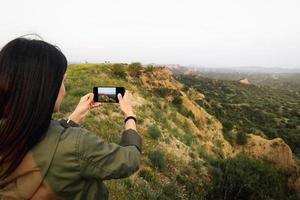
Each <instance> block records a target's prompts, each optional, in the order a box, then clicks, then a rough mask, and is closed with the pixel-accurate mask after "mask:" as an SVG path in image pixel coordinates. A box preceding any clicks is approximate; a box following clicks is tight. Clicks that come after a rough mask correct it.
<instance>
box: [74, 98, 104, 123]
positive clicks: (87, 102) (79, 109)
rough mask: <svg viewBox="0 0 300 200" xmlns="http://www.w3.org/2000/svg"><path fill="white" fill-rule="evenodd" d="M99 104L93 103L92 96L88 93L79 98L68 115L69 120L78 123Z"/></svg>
mask: <svg viewBox="0 0 300 200" xmlns="http://www.w3.org/2000/svg"><path fill="white" fill-rule="evenodd" d="M100 105H101V103H97V102H94V94H93V93H88V94H86V95H84V96H83V97H81V99H80V101H79V103H78V105H77V106H76V108H75V110H74V112H73V113H72V114H71V115H70V117H69V119H70V120H72V121H74V122H76V123H79V122H80V121H81V119H82V118H83V117H85V116H86V115H87V114H88V113H89V111H90V110H92V109H94V108H97V107H99V106H100Z"/></svg>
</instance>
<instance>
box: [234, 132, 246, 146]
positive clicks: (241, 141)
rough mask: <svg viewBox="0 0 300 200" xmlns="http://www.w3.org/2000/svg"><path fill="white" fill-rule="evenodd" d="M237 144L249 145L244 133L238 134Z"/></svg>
mask: <svg viewBox="0 0 300 200" xmlns="http://www.w3.org/2000/svg"><path fill="white" fill-rule="evenodd" d="M236 143H237V144H239V145H244V144H247V135H246V133H244V132H238V133H237V136H236Z"/></svg>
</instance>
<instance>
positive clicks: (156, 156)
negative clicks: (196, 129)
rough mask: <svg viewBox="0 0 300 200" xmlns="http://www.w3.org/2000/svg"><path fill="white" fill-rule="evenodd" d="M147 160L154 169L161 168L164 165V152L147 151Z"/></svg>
mask: <svg viewBox="0 0 300 200" xmlns="http://www.w3.org/2000/svg"><path fill="white" fill-rule="evenodd" d="M148 157H149V160H150V161H151V164H152V166H153V167H154V168H155V169H158V170H163V169H164V168H165V166H166V163H165V162H166V161H165V157H164V154H163V153H162V152H161V151H160V150H152V151H150V152H149V155H148Z"/></svg>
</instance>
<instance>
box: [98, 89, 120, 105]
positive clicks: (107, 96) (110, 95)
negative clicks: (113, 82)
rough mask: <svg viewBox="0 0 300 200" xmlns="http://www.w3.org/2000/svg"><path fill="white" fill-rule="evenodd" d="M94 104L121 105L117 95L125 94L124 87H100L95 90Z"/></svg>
mask: <svg viewBox="0 0 300 200" xmlns="http://www.w3.org/2000/svg"><path fill="white" fill-rule="evenodd" d="M93 93H94V102H102V103H119V100H118V97H117V95H118V94H119V93H120V94H121V95H122V96H124V94H125V88H124V87H112V86H99V87H94V88H93Z"/></svg>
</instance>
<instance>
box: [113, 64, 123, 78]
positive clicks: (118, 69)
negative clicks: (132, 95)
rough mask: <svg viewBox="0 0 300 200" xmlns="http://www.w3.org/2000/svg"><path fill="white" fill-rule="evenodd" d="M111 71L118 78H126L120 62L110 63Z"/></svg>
mask: <svg viewBox="0 0 300 200" xmlns="http://www.w3.org/2000/svg"><path fill="white" fill-rule="evenodd" d="M112 71H113V74H114V76H116V77H118V78H126V72H125V70H124V66H123V65H122V64H119V63H116V64H113V65H112Z"/></svg>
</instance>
